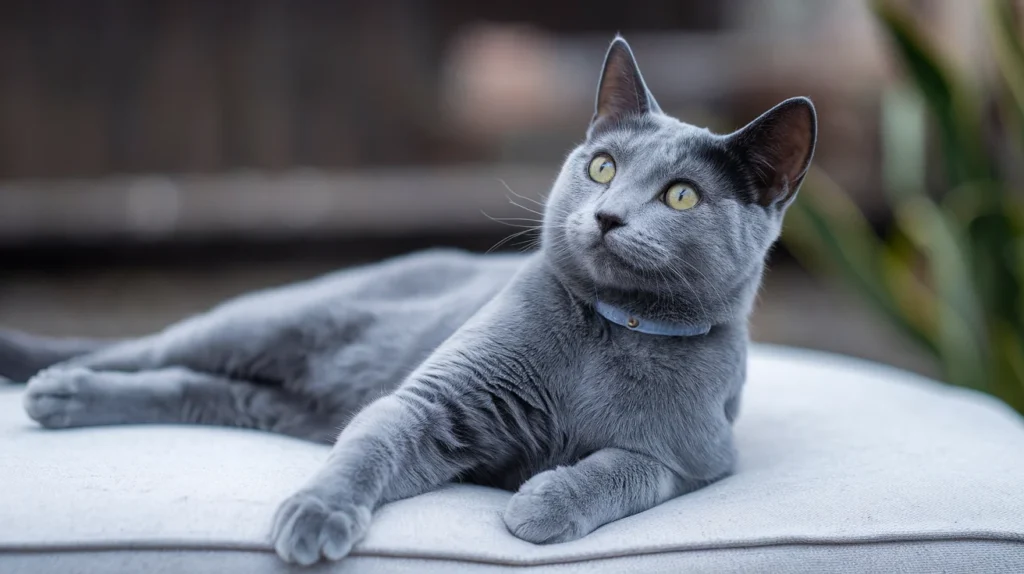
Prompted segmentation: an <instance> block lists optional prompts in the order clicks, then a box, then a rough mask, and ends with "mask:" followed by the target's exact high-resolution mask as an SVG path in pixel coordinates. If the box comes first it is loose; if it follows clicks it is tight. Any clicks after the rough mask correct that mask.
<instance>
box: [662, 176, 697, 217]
mask: <svg viewBox="0 0 1024 574" xmlns="http://www.w3.org/2000/svg"><path fill="white" fill-rule="evenodd" d="M664 201H665V205H667V206H669V207H671V208H672V209H676V210H678V211H683V210H686V209H690V208H691V207H693V206H694V205H697V202H699V201H700V194H698V193H697V190H696V189H693V187H691V186H689V185H686V184H685V183H673V184H672V185H670V186H669V188H668V189H666V190H665V199H664Z"/></svg>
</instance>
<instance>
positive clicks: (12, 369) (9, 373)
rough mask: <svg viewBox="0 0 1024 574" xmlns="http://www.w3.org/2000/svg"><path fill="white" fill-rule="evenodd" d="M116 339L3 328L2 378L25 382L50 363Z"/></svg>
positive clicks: (0, 342) (0, 339) (0, 349)
mask: <svg viewBox="0 0 1024 574" xmlns="http://www.w3.org/2000/svg"><path fill="white" fill-rule="evenodd" d="M115 342H116V341H111V340H106V341H105V340H96V339H77V338H57V337H43V336H39V335H31V334H29V333H23V332H20V331H14V330H12V329H2V328H0V380H2V379H8V380H10V381H13V382H20V383H23V382H25V381H27V380H29V379H30V378H32V375H34V374H36V373H37V372H39V371H41V370H42V369H45V368H46V367H49V366H50V365H54V364H57V363H60V362H62V361H66V360H68V359H71V358H74V357H77V356H79V355H85V354H88V353H92V352H94V351H98V350H100V349H102V348H104V347H107V346H109V345H111V344H113V343H115Z"/></svg>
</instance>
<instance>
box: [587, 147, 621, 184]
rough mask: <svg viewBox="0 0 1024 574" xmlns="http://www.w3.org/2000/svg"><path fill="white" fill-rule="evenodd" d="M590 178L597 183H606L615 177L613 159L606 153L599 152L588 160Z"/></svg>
mask: <svg viewBox="0 0 1024 574" xmlns="http://www.w3.org/2000/svg"><path fill="white" fill-rule="evenodd" d="M588 173H589V174H590V179H592V180H594V181H596V182H597V183H608V182H609V181H611V180H612V178H613V177H615V160H613V159H612V156H610V155H608V154H603V153H599V154H597V155H595V156H594V159H592V160H590V169H589V170H588Z"/></svg>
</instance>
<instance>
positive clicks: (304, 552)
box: [270, 491, 370, 566]
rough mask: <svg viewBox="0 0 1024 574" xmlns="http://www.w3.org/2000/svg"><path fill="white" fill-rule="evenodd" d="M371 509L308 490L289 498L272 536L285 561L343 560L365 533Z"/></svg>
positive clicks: (281, 511)
mask: <svg viewBox="0 0 1024 574" xmlns="http://www.w3.org/2000/svg"><path fill="white" fill-rule="evenodd" d="M369 525H370V509H369V508H367V507H365V506H359V505H356V504H350V503H333V502H332V503H330V504H328V502H326V501H325V500H324V499H323V497H321V496H320V495H318V494H315V493H312V492H309V491H300V492H299V493H297V494H295V495H293V496H292V497H291V498H289V499H288V500H286V501H285V502H284V504H282V505H281V507H280V508H279V509H278V510H277V514H276V515H275V516H274V527H273V530H272V531H271V534H270V537H271V540H272V541H273V543H274V550H275V551H277V554H278V556H280V557H281V558H282V559H284V560H285V561H286V562H293V563H296V564H301V565H303V566H309V565H310V564H313V563H315V562H317V561H318V560H320V557H321V556H323V557H324V558H327V559H328V560H340V559H342V558H344V557H345V556H346V555H348V553H349V552H350V551H351V550H352V546H353V545H354V544H355V543H356V542H359V540H361V539H362V538H363V536H364V535H365V534H366V530H367V528H368V527H369Z"/></svg>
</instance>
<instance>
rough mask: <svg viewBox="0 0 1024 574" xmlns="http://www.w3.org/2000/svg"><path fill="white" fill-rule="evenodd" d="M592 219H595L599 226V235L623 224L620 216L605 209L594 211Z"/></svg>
mask: <svg viewBox="0 0 1024 574" xmlns="http://www.w3.org/2000/svg"><path fill="white" fill-rule="evenodd" d="M594 219H596V220H597V226H598V227H600V228H601V235H604V234H606V233H608V232H609V231H611V230H613V229H615V228H616V227H622V226H623V225H625V223H624V222H623V221H622V218H621V217H619V216H618V215H614V214H611V213H608V212H605V211H598V212H597V213H595V214H594Z"/></svg>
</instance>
